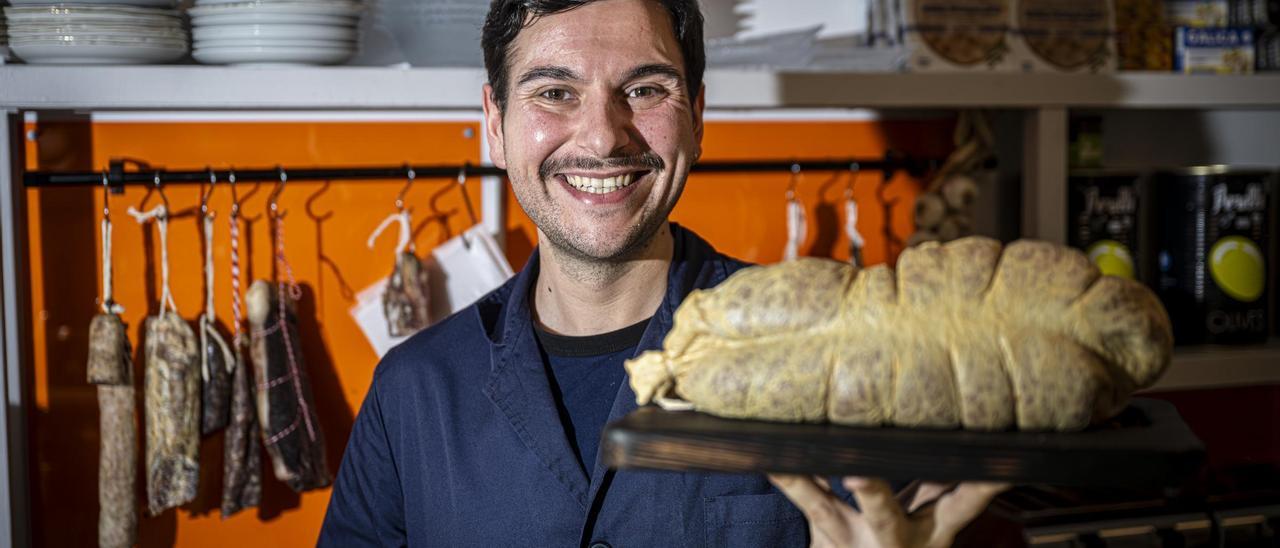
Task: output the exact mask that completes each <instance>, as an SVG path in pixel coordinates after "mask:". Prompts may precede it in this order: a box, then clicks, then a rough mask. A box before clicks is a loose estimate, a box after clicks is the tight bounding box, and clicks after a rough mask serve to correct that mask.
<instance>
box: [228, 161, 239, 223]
mask: <svg viewBox="0 0 1280 548" xmlns="http://www.w3.org/2000/svg"><path fill="white" fill-rule="evenodd" d="M227 183H229V184H230V185H231V216H232V217H239V216H240V196H239V195H237V194H236V168H234V167H231V168H227Z"/></svg>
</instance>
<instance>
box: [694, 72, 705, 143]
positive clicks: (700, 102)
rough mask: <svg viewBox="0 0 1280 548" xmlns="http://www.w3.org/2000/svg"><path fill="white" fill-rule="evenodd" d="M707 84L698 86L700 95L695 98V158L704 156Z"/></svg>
mask: <svg viewBox="0 0 1280 548" xmlns="http://www.w3.org/2000/svg"><path fill="white" fill-rule="evenodd" d="M706 99H707V86H706V84H703V85H702V86H701V87H700V88H698V96H697V97H696V98H694V100H693V142H694V143H696V144H697V154H694V160H697V159H698V158H701V157H702V127H703V126H702V111H703V109H704V108H705V107H706V106H707V103H706Z"/></svg>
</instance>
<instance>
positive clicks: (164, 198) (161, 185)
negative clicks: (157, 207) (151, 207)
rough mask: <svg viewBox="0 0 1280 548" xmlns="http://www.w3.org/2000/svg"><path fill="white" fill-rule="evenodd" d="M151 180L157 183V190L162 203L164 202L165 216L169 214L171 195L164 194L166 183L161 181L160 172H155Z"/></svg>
mask: <svg viewBox="0 0 1280 548" xmlns="http://www.w3.org/2000/svg"><path fill="white" fill-rule="evenodd" d="M151 182H152V184H153V185H155V189H156V192H159V193H160V203H162V204H164V216H165V217H168V216H169V197H168V196H165V195H164V183H162V182H160V172H159V171H157V172H155V175H154V176H153V177H152V179H151Z"/></svg>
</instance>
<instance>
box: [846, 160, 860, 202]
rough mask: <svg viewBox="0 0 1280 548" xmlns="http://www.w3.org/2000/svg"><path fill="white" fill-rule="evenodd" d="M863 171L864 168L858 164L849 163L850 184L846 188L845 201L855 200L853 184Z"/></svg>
mask: <svg viewBox="0 0 1280 548" xmlns="http://www.w3.org/2000/svg"><path fill="white" fill-rule="evenodd" d="M859 171H862V166H861V165H859V164H858V162H849V182H848V183H847V184H845V186H844V199H846V200H848V199H850V198H853V183H855V182H857V180H858V172H859Z"/></svg>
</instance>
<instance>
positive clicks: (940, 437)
mask: <svg viewBox="0 0 1280 548" xmlns="http://www.w3.org/2000/svg"><path fill="white" fill-rule="evenodd" d="M1135 405H1136V407H1137V408H1139V409H1140V410H1142V411H1143V412H1146V413H1148V414H1149V415H1150V416H1151V418H1152V424H1151V425H1150V426H1149V427H1145V428H1142V429H1139V430H1140V431H1141V434H1142V436H1137V435H1130V433H1127V432H1106V433H1103V434H1101V435H1081V434H1080V433H1073V434H1030V433H1017V432H998V433H976V434H977V435H974V434H975V433H970V432H957V431H951V432H947V431H938V430H909V429H878V430H880V431H874V432H873V430H877V429H849V428H846V427H839V426H836V427H831V426H828V425H792V426H794V428H786V426H787V425H782V427H779V425H778V423H761V422H758V421H733V420H729V419H718V418H714V417H706V416H703V417H697V418H696V419H693V418H691V419H683V418H681V417H678V416H675V415H674V414H668V413H666V412H661V411H655V410H652V409H640V410H637V411H636V412H635V413H633V414H632V415H629V416H628V417H627V418H624V419H623V420H622V421H619V422H617V423H614V424H611V425H609V426H608V427H607V428H606V430H605V434H604V439H603V440H602V442H601V443H602V446H601V451H602V456H603V458H604V460H605V463H606V464H607V465H609V466H611V467H614V468H647V469H659V470H676V471H680V470H699V471H707V472H731V473H732V472H737V473H759V472H779V473H799V474H818V475H864V476H872V477H882V478H886V479H927V480H935V481H964V480H987V481H1005V482H1011V483H1041V484H1052V485H1062V486H1080V487H1086V486H1107V487H1110V486H1115V487H1139V488H1163V487H1172V486H1177V485H1179V484H1180V482H1181V481H1182V480H1183V479H1185V478H1186V477H1188V476H1190V475H1192V474H1194V473H1195V471H1196V470H1197V469H1198V468H1199V466H1200V464H1201V462H1202V461H1203V457H1204V450H1203V446H1202V445H1201V444H1200V442H1199V440H1197V439H1196V438H1195V436H1194V435H1192V434H1191V432H1190V430H1189V429H1188V428H1187V427H1186V425H1185V423H1183V422H1182V421H1181V418H1180V417H1179V416H1178V415H1177V412H1176V410H1174V409H1173V408H1172V406H1171V405H1168V404H1167V403H1166V402H1159V401H1154V400H1145V401H1139V400H1135ZM695 421H696V422H697V424H696V426H697V427H698V428H694V429H693V430H682V429H681V425H682V424H683V425H688V424H694V422H695ZM709 424H710V425H713V426H721V425H722V426H723V427H724V428H725V430H724V431H722V432H715V431H714V430H709V429H708V428H706V426H707V425H709ZM753 429H754V430H753ZM833 431H834V432H837V433H844V434H848V435H847V436H846V435H838V436H830V435H829V433H830V432H833ZM761 432H763V434H762V433H761ZM814 432H819V433H822V434H823V435H826V437H825V438H824V437H817V438H815V437H814V436H813V435H812V433H814ZM865 434H870V435H866V436H863V437H861V438H860V437H859V436H862V435H865ZM957 434H960V436H958V437H957ZM949 436H951V437H950V438H949ZM961 438H962V439H964V440H966V443H967V444H955V443H951V442H954V441H957V440H958V439H961ZM1001 439H1004V440H1005V441H1015V440H1022V442H1021V443H1011V444H1009V445H1006V446H1001V445H1000V443H999V442H1000V440H1001ZM1059 439H1062V440H1068V441H1070V442H1071V443H1074V444H1076V445H1077V446H1078V447H1074V448H1071V447H1070V445H1071V443H1053V442H1054V441H1056V440H1059ZM921 440H923V441H921ZM974 440H978V441H980V442H981V443H975V442H974ZM1026 440H1033V441H1032V442H1027V441H1026ZM1042 440H1047V442H1045V443H1040V442H1041V441H1042ZM1144 443H1150V444H1151V446H1150V447H1144V446H1143V444H1144ZM943 447H945V449H946V451H945V453H943V452H941V451H940V450H939V449H940V448H943Z"/></svg>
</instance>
